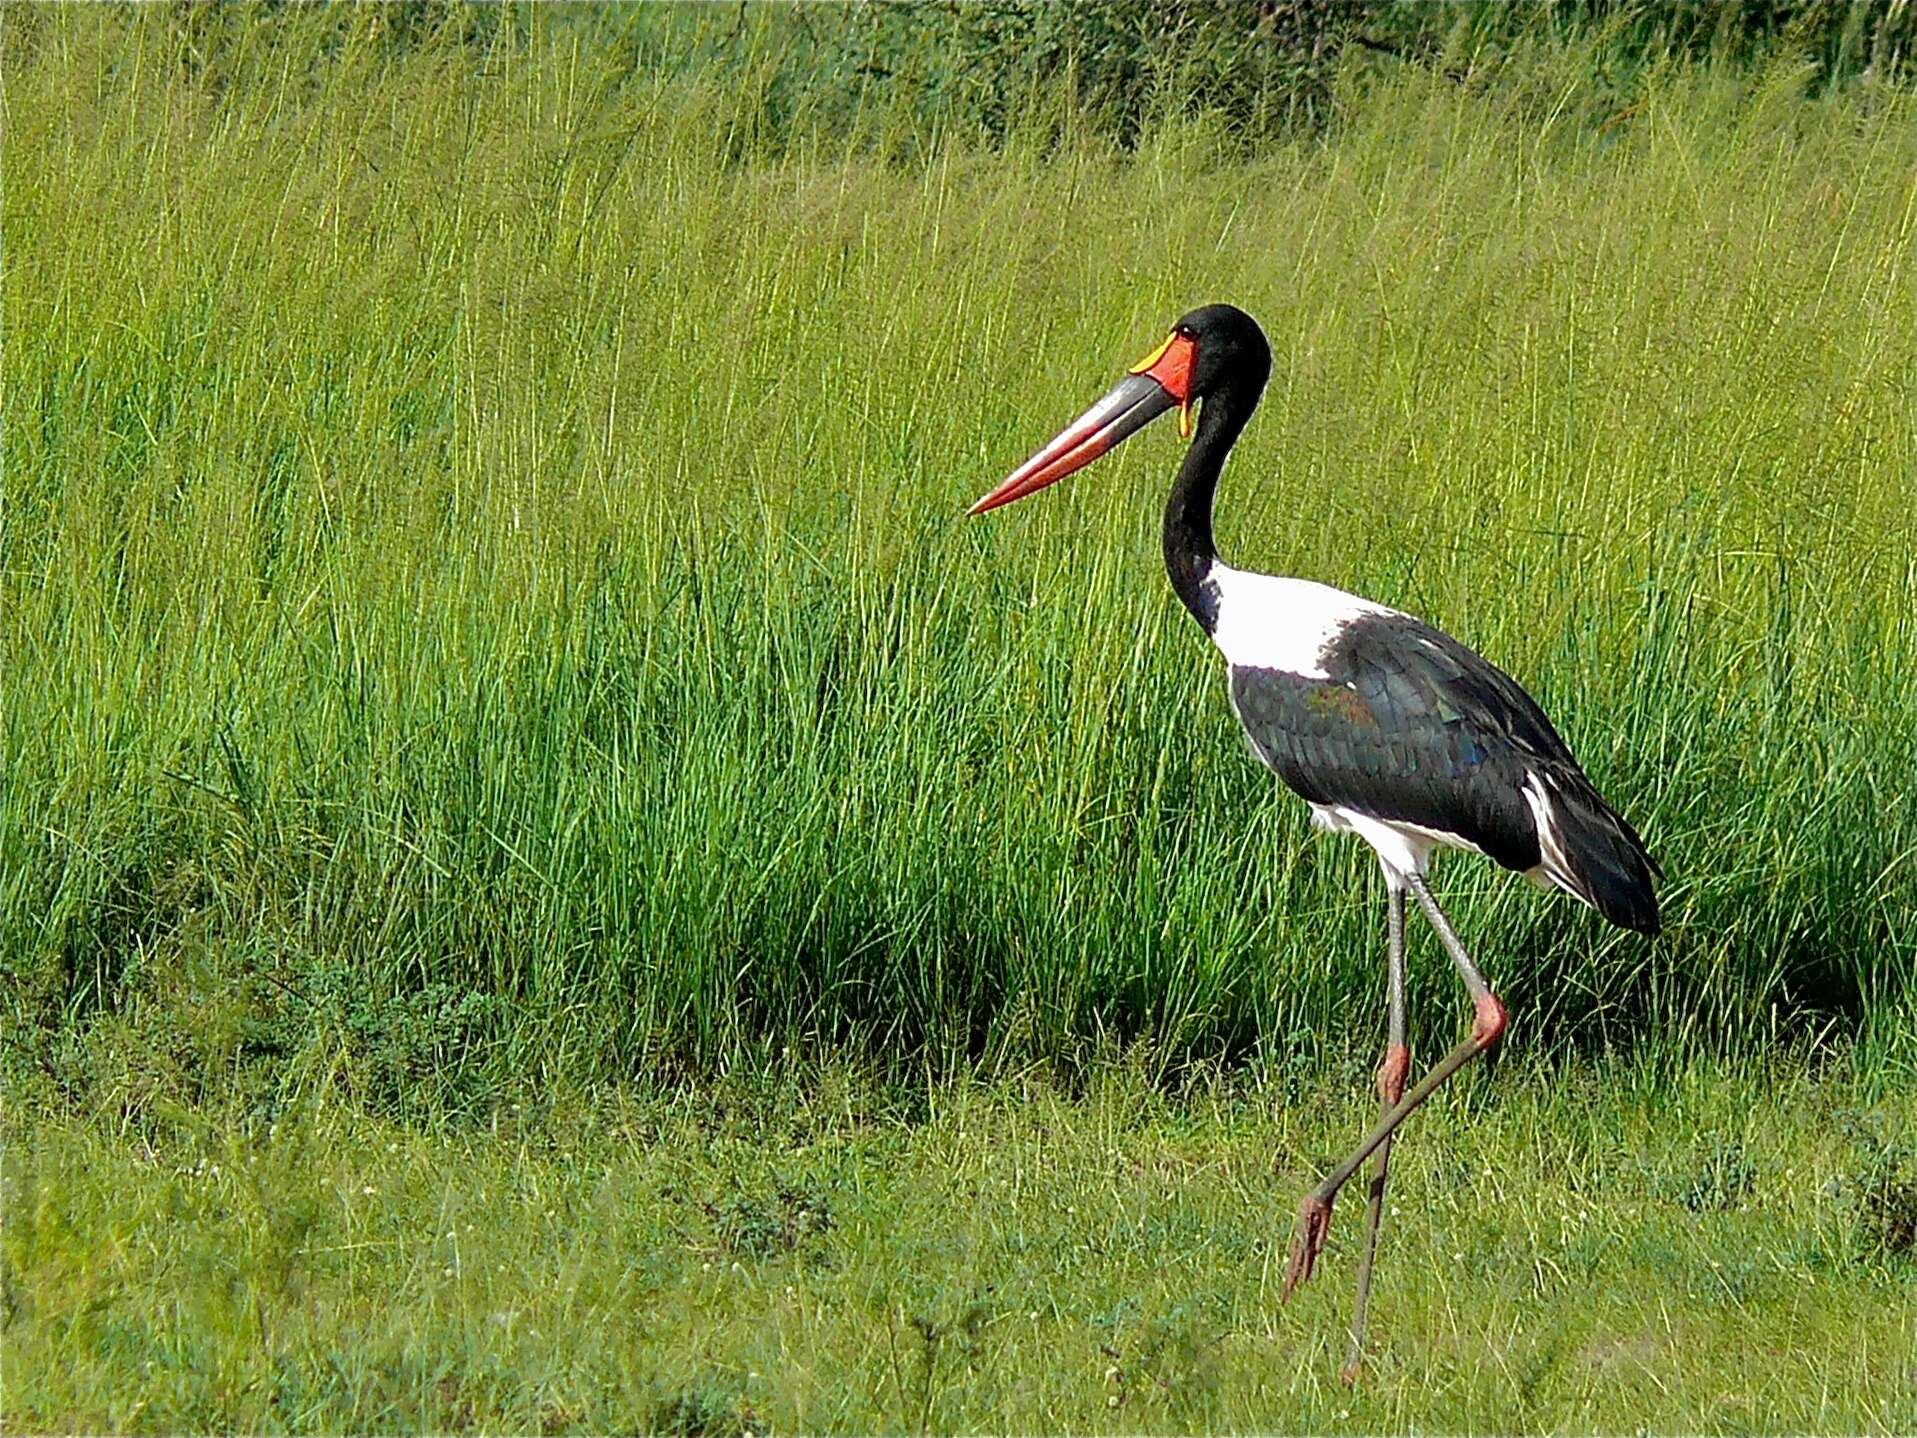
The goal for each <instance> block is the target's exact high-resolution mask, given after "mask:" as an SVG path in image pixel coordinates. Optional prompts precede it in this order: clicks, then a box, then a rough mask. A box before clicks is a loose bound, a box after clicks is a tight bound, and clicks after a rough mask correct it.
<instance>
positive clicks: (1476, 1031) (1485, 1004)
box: [1471, 992, 1505, 1050]
mask: <svg viewBox="0 0 1917 1438" xmlns="http://www.w3.org/2000/svg"><path fill="white" fill-rule="evenodd" d="M1504 1025H1505V1014H1504V1002H1503V1000H1501V999H1500V998H1499V997H1498V996H1497V995H1496V994H1493V993H1488V992H1487V993H1486V994H1485V995H1484V997H1483V998H1481V999H1479V1000H1478V1017H1477V1022H1475V1023H1474V1024H1472V1025H1471V1037H1473V1038H1474V1039H1476V1040H1477V1041H1478V1048H1479V1049H1480V1050H1483V1049H1488V1048H1490V1047H1491V1045H1493V1044H1494V1043H1496V1042H1497V1041H1498V1036H1499V1035H1500V1034H1502V1033H1503V1032H1504Z"/></svg>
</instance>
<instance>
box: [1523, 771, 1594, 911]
mask: <svg viewBox="0 0 1917 1438" xmlns="http://www.w3.org/2000/svg"><path fill="white" fill-rule="evenodd" d="M1524 802H1525V803H1526V804H1529V805H1530V806H1531V820H1532V823H1533V824H1535V825H1536V827H1537V831H1538V860H1539V862H1538V868H1539V869H1542V870H1543V871H1544V873H1545V875H1546V877H1548V878H1549V879H1550V880H1551V881H1552V882H1553V883H1555V884H1556V885H1557V886H1558V887H1559V888H1560V889H1563V890H1564V891H1565V892H1566V893H1568V894H1572V895H1574V896H1576V897H1577V898H1579V899H1583V900H1584V902H1585V903H1587V904H1588V903H1590V902H1591V901H1590V899H1589V898H1588V897H1586V895H1585V893H1584V886H1583V884H1581V883H1580V882H1579V881H1578V877H1577V873H1576V871H1574V870H1573V869H1572V868H1571V860H1570V857H1569V856H1568V855H1567V854H1566V853H1565V852H1564V833H1563V831H1562V830H1561V829H1560V828H1559V827H1558V815H1557V809H1556V807H1555V806H1554V805H1553V804H1552V802H1551V793H1550V787H1549V786H1548V785H1547V784H1546V783H1545V781H1544V780H1543V779H1542V778H1540V777H1539V776H1538V773H1537V771H1536V770H1527V771H1526V772H1525V775H1524ZM1533 872H1535V871H1533Z"/></svg>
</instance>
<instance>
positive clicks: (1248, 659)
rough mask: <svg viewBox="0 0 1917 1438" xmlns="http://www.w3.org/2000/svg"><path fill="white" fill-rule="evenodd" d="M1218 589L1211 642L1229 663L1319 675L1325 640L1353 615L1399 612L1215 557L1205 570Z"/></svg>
mask: <svg viewBox="0 0 1917 1438" xmlns="http://www.w3.org/2000/svg"><path fill="white" fill-rule="evenodd" d="M1206 579H1207V581H1208V582H1209V583H1211V584H1212V585H1214V586H1216V587H1217V590H1218V622H1217V623H1216V624H1215V625H1214V626H1213V628H1212V632H1211V640H1212V643H1214V644H1216V645H1217V646H1218V648H1219V651H1220V652H1221V653H1223V654H1224V656H1225V658H1226V659H1228V660H1229V661H1230V662H1231V663H1233V664H1236V665H1241V666H1245V667H1249V668H1254V669H1277V670H1280V671H1282V672H1284V673H1286V674H1296V675H1298V676H1299V677H1300V678H1302V679H1324V678H1327V677H1328V676H1327V674H1326V671H1325V666H1324V658H1323V656H1324V651H1325V646H1326V645H1327V644H1329V643H1331V641H1332V640H1334V639H1336V638H1337V637H1338V634H1339V632H1340V631H1342V630H1343V629H1344V628H1345V626H1347V625H1348V624H1350V623H1351V622H1352V621H1353V620H1357V619H1364V618H1367V617H1370V616H1373V615H1386V614H1397V613H1399V611H1398V610H1396V609H1391V608H1388V607H1386V606H1385V605H1382V604H1375V603H1373V602H1372V601H1371V600H1369V599H1363V598H1360V597H1359V596H1358V595H1356V594H1348V593H1346V592H1345V591H1344V590H1342V589H1334V588H1332V587H1331V586H1330V585H1329V584H1318V583H1315V582H1314V581H1312V580H1309V579H1285V578H1281V577H1280V576H1278V575H1273V574H1253V573H1250V572H1248V571H1246V570H1243V569H1233V568H1232V567H1231V566H1230V565H1229V564H1225V563H1222V562H1221V563H1218V564H1214V565H1213V566H1212V568H1211V573H1210V574H1208V575H1207V576H1206Z"/></svg>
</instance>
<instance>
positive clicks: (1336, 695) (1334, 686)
mask: <svg viewBox="0 0 1917 1438" xmlns="http://www.w3.org/2000/svg"><path fill="white" fill-rule="evenodd" d="M1320 663H1321V666H1322V667H1323V668H1324V670H1325V671H1326V677H1325V678H1323V679H1310V678H1305V677H1302V676H1300V675H1296V674H1288V673H1285V672H1284V671H1282V670H1276V669H1257V668H1250V667H1242V666H1234V668H1233V669H1232V672H1231V695H1232V703H1233V706H1234V707H1235V708H1236V709H1237V711H1238V717H1239V720H1240V722H1242V723H1243V724H1244V726H1245V733H1246V734H1247V735H1248V736H1249V737H1250V739H1251V742H1252V746H1253V747H1254V748H1255V749H1256V750H1257V751H1258V753H1259V755H1260V757H1262V758H1263V759H1264V761H1265V762H1266V763H1267V764H1269V765H1270V766H1271V768H1272V769H1273V770H1274V771H1275V772H1276V773H1277V774H1278V777H1279V778H1281V779H1283V780H1284V781H1285V783H1286V784H1287V785H1288V786H1290V787H1291V788H1292V789H1293V790H1295V791H1296V792H1297V793H1298V794H1300V795H1302V796H1303V797H1304V798H1305V799H1307V800H1309V801H1310V802H1312V803H1314V804H1336V805H1340V806H1342V807H1345V808H1349V809H1352V810H1355V811H1356V812H1358V813H1360V814H1368V815H1370V816H1372V817H1373V818H1379V819H1393V820H1397V821H1400V822H1402V823H1409V824H1417V825H1419V826H1421V827H1423V828H1427V829H1434V830H1437V831H1439V832H1441V833H1446V834H1455V835H1457V836H1458V837H1459V838H1461V839H1465V840H1468V841H1469V842H1470V843H1472V844H1475V845H1476V846H1477V847H1478V848H1480V849H1482V850H1484V852H1485V853H1487V854H1489V855H1490V856H1491V857H1492V858H1493V859H1495V860H1497V862H1499V863H1500V864H1503V865H1504V866H1505V867H1506V868H1512V869H1529V868H1532V867H1534V866H1535V865H1536V864H1537V863H1538V862H1539V847H1538V836H1537V827H1536V822H1535V820H1534V819H1533V817H1532V813H1531V807H1530V805H1529V804H1528V803H1527V802H1526V801H1525V797H1524V785H1525V780H1526V777H1527V775H1528V774H1529V773H1530V772H1531V771H1532V770H1534V769H1541V768H1551V769H1558V768H1562V767H1566V766H1568V767H1569V768H1570V769H1572V770H1576V768H1577V761H1576V760H1575V759H1574V758H1573V757H1572V755H1571V750H1570V748H1569V747H1568V746H1567V745H1566V744H1565V742H1564V740H1563V739H1562V738H1560V737H1559V736H1558V732H1557V730H1556V729H1554V728H1553V727H1552V726H1551V721H1550V720H1549V719H1547V718H1546V717H1545V715H1544V711H1543V710H1541V709H1539V708H1538V706H1537V704H1536V702H1535V701H1533V700H1532V698H1531V696H1530V695H1528V694H1526V693H1525V692H1524V690H1523V689H1522V688H1520V687H1519V686H1518V684H1517V682H1516V681H1515V680H1514V679H1512V678H1511V676H1510V675H1508V674H1506V673H1504V671H1503V670H1501V669H1499V668H1498V667H1497V666H1496V665H1494V664H1492V663H1491V662H1490V661H1489V660H1487V659H1485V658H1483V657H1482V656H1480V655H1478V654H1476V653H1474V652H1473V651H1472V650H1470V649H1468V648H1466V647H1465V646H1464V645H1462V644H1460V643H1459V642H1458V641H1457V640H1455V639H1453V638H1451V636H1449V635H1448V634H1445V633H1444V632H1442V631H1441V630H1437V629H1433V628H1432V627H1431V626H1430V625H1428V624H1424V623H1421V622H1419V621H1418V620H1415V619H1411V618H1408V617H1405V616H1401V615H1380V616H1375V617H1367V618H1364V619H1359V620H1356V621H1354V622H1353V623H1351V624H1349V625H1347V626H1346V627H1345V628H1344V629H1343V630H1341V631H1340V632H1339V634H1338V636H1337V637H1336V638H1335V639H1333V640H1332V641H1331V643H1330V644H1328V645H1327V646H1326V648H1325V651H1324V653H1323V655H1322V656H1321V659H1320Z"/></svg>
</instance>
